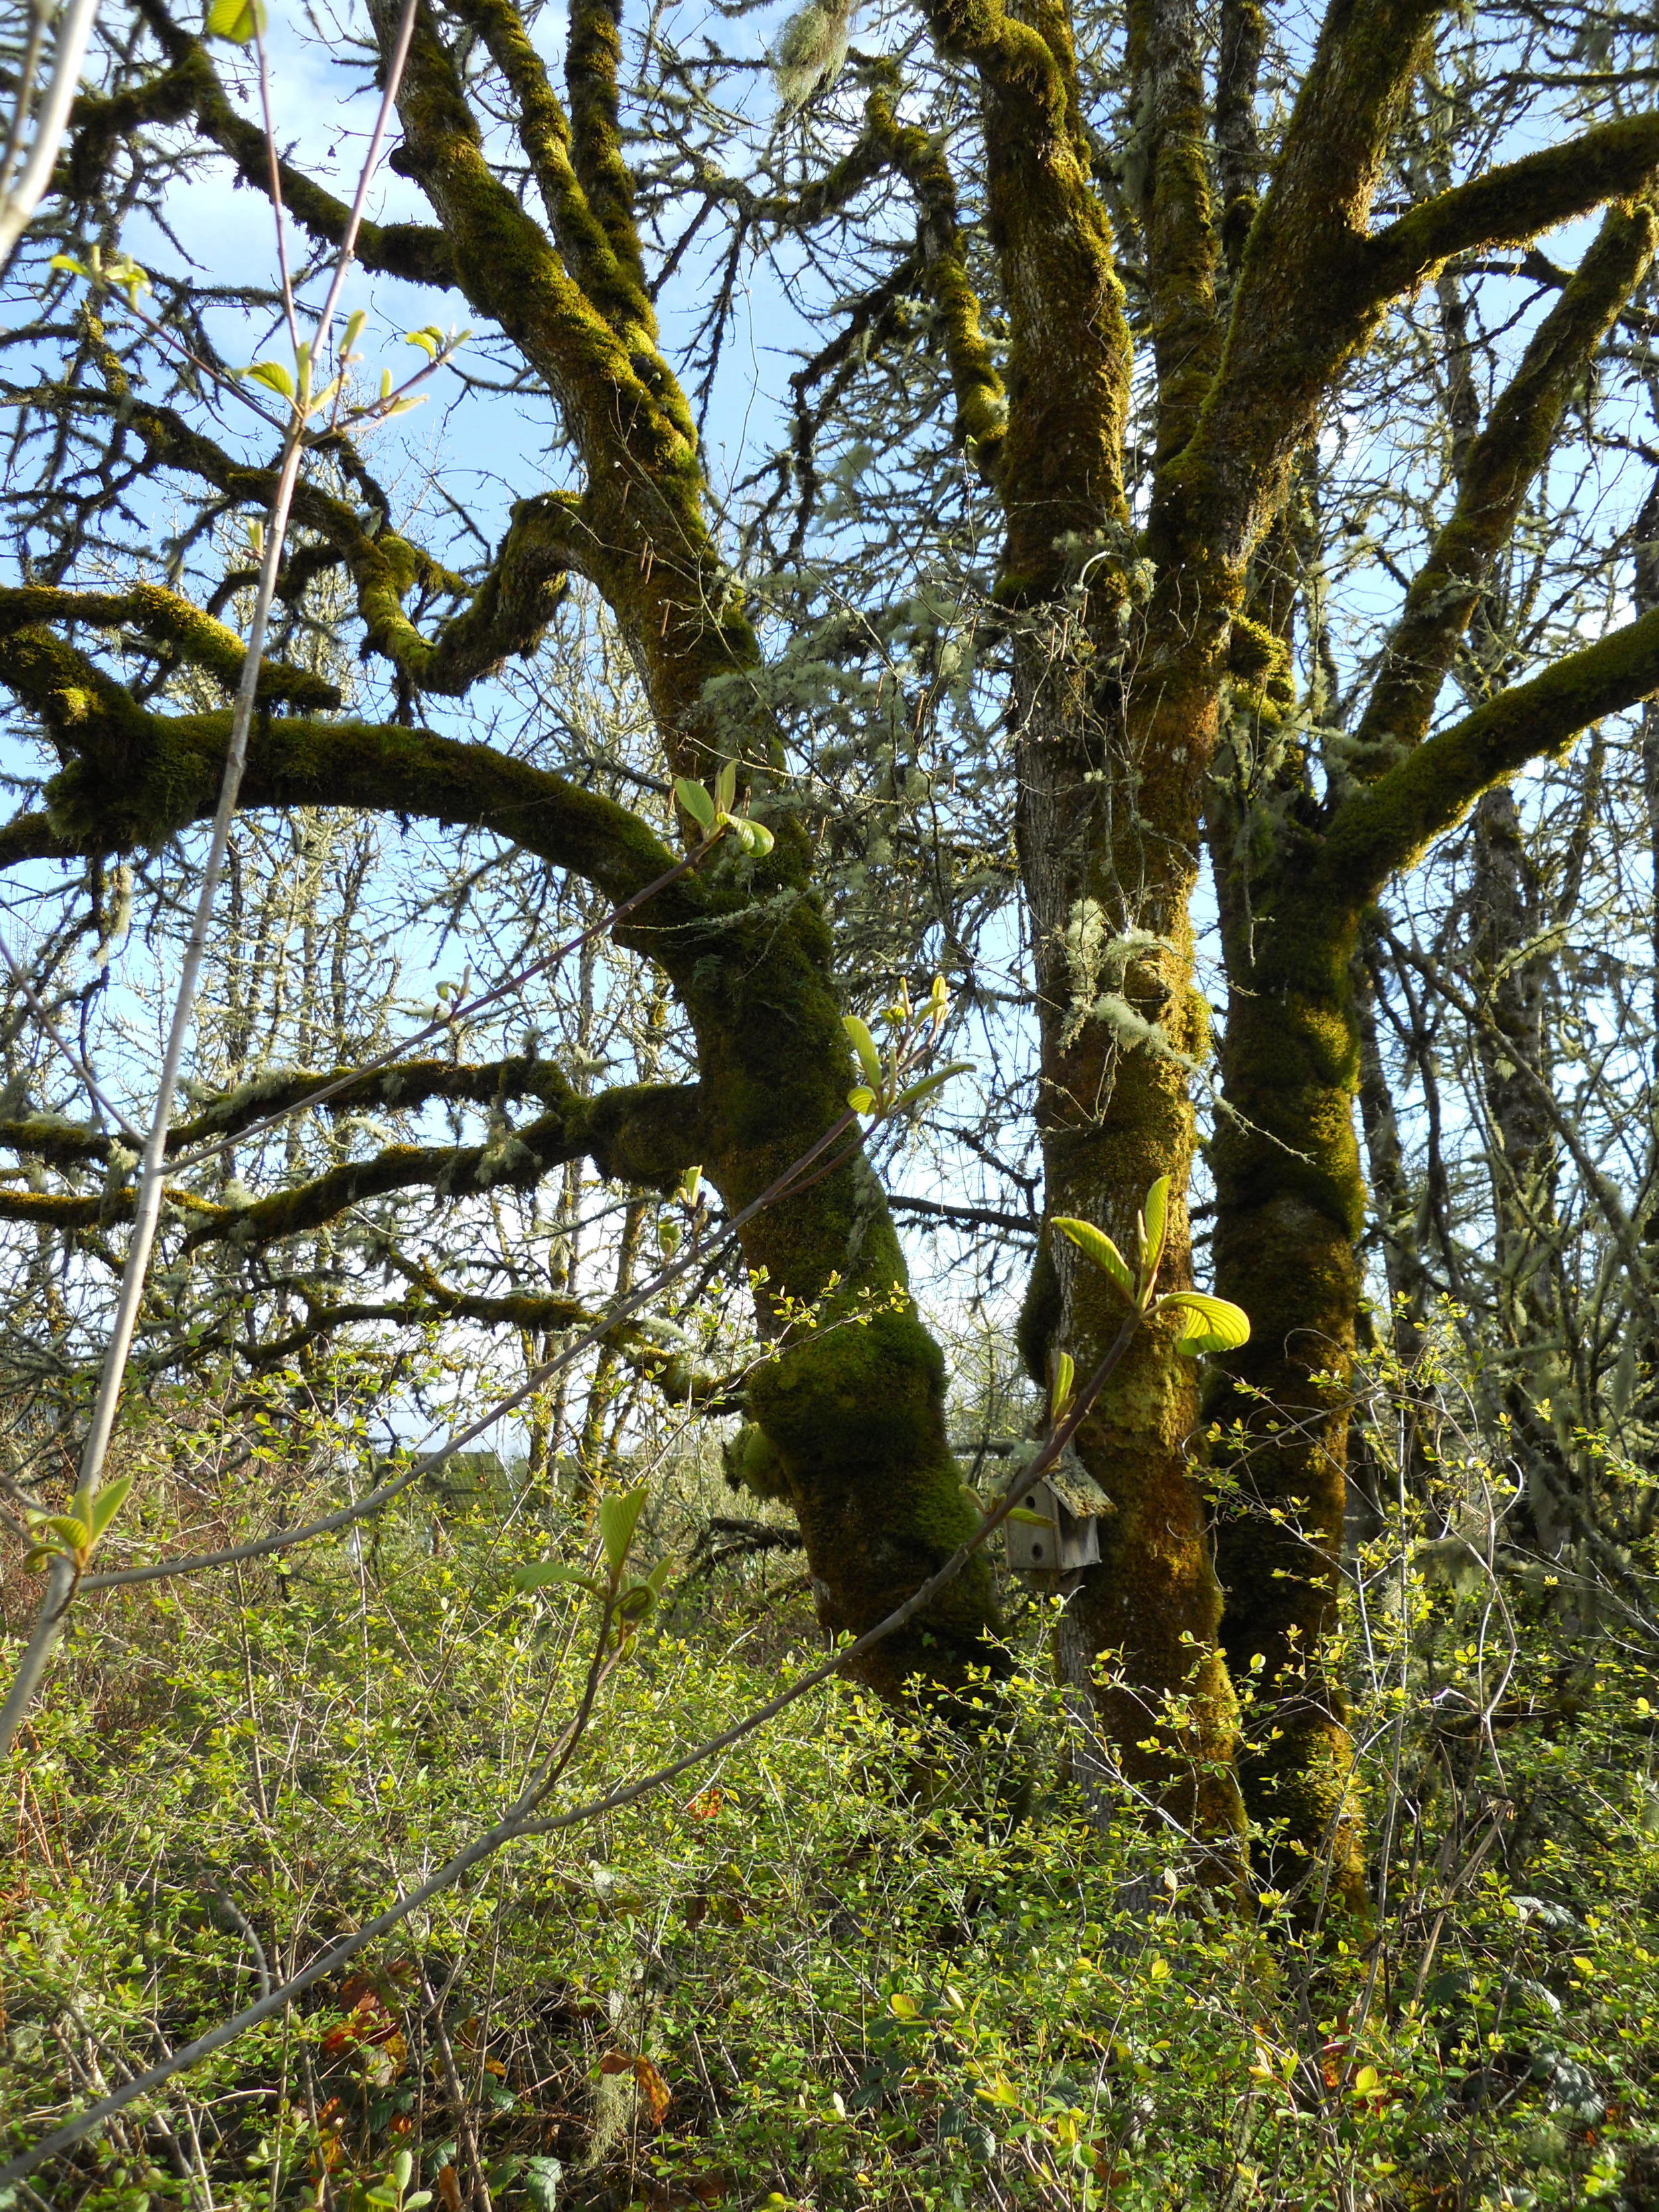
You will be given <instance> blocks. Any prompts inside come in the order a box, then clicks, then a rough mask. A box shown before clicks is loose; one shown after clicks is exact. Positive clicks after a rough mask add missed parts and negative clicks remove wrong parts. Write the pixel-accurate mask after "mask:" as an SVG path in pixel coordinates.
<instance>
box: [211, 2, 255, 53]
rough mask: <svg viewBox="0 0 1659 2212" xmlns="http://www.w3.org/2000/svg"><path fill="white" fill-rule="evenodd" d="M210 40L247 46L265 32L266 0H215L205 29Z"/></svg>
mask: <svg viewBox="0 0 1659 2212" xmlns="http://www.w3.org/2000/svg"><path fill="white" fill-rule="evenodd" d="M204 28H205V30H206V33H207V35H208V37H209V38H210V39H228V40H230V42H231V44H232V45H233V46H246V45H248V44H249V43H250V41H251V40H252V39H253V38H255V37H256V36H258V37H259V38H263V37H264V31H265V10H264V0H213V4H212V5H211V6H210V8H209V9H208V11H207V21H206V23H205V25H204Z"/></svg>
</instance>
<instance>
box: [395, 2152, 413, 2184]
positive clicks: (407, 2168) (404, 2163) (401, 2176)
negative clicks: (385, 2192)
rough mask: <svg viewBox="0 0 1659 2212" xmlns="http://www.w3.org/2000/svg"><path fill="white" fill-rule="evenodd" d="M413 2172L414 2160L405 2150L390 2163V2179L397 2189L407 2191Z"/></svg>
mask: <svg viewBox="0 0 1659 2212" xmlns="http://www.w3.org/2000/svg"><path fill="white" fill-rule="evenodd" d="M414 2171H415V2160H414V2159H413V2158H412V2157H411V2156H410V2154H409V2152H408V2151H406V2150H400V2151H399V2152H398V2155H397V2156H396V2158H394V2159H393V2160H392V2179H393V2180H394V2181H395V2182H396V2183H397V2185H398V2188H399V2189H407V2188H408V2186H409V2183H410V2176H411V2175H412V2174H413V2172H414Z"/></svg>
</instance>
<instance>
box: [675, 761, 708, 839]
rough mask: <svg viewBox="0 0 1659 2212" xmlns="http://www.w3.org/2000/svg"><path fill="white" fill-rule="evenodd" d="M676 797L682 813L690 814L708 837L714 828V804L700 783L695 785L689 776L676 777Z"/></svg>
mask: <svg viewBox="0 0 1659 2212" xmlns="http://www.w3.org/2000/svg"><path fill="white" fill-rule="evenodd" d="M674 796H675V798H676V799H678V801H679V803H680V811H681V812H682V813H684V814H689V815H690V817H691V819H692V820H693V821H694V822H695V823H696V825H697V827H698V829H701V830H702V832H703V834H704V836H707V835H708V832H709V830H711V829H713V828H714V800H713V799H711V798H710V797H709V796H708V793H707V792H706V791H705V790H704V789H703V787H702V785H701V784H700V783H693V782H692V781H691V779H690V776H689V775H680V776H676V777H675V779H674Z"/></svg>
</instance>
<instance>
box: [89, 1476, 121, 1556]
mask: <svg viewBox="0 0 1659 2212" xmlns="http://www.w3.org/2000/svg"><path fill="white" fill-rule="evenodd" d="M131 1487H132V1477H131V1475H130V1474H124V1475H121V1476H119V1477H118V1479H117V1480H115V1481H114V1482H106V1484H105V1485H104V1486H103V1488H102V1489H101V1490H100V1492H99V1493H98V1495H97V1497H96V1498H94V1499H93V1501H92V1510H91V1512H90V1513H89V1514H88V1515H86V1516H84V1517H85V1518H86V1519H87V1520H88V1521H89V1522H90V1523H91V1526H92V1536H93V1541H94V1543H96V1541H98V1539H99V1537H100V1536H101V1535H102V1534H103V1533H104V1531H105V1529H106V1528H108V1526H109V1524H110V1522H112V1520H114V1518H115V1516H116V1515H117V1514H118V1512H119V1511H120V1510H121V1508H122V1507H123V1506H124V1505H125V1504H126V1502H127V1492H129V1491H130V1490H131Z"/></svg>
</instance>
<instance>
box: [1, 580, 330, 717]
mask: <svg viewBox="0 0 1659 2212" xmlns="http://www.w3.org/2000/svg"><path fill="white" fill-rule="evenodd" d="M30 623H87V624H88V625H89V626H90V627H92V628H94V629H104V630H118V629H122V628H124V627H125V628H130V629H136V630H138V631H140V632H142V633H143V635H144V636H146V637H149V638H151V639H153V640H154V641H155V642H156V643H157V644H159V645H163V646H167V647H171V648H172V650H173V653H174V654H175V655H176V656H177V657H178V659H179V660H181V661H184V662H186V663H187V664H188V665H190V666H191V667H192V668H198V669H200V670H202V671H204V673H205V674H207V675H209V676H211V677H214V678H216V680H217V681H218V682H219V683H221V684H223V685H224V686H225V688H226V690H231V691H234V690H235V688H236V685H237V684H238V682H239V681H240V677H241V672H242V661H243V657H244V647H243V642H242V640H241V639H240V637H239V636H238V635H237V634H236V632H235V631H234V629H228V628H227V627H226V625H225V624H224V623H221V622H216V621H215V620H214V618H213V617H212V616H211V615H208V614H204V613H203V611H202V610H201V609H200V608H199V607H197V606H194V605H191V602H190V600H188V599H185V598H183V597H182V596H181V595H180V594H179V592H170V591H168V590H167V589H166V588H165V587H164V586H162V585H160V584H134V585H132V586H131V587H130V588H129V589H128V590H126V591H125V592H70V591H58V590H54V589H53V588H52V587H51V586H48V585H45V584H24V585H21V586H14V587H12V588H10V589H0V632H6V631H10V630H14V629H22V628H24V627H25V626H27V624H30ZM257 696H258V698H259V699H260V700H261V701H263V702H264V703H266V704H267V705H270V704H273V703H275V702H277V701H281V702H284V703H287V704H289V705H292V706H295V707H313V708H329V707H337V706H338V705H339V703H340V694H339V690H338V689H337V686H336V685H334V684H331V683H329V682H328V680H327V679H326V678H325V677H321V676H315V675H313V673H312V672H311V671H310V670H309V669H307V668H295V667H293V666H291V665H289V663H287V662H286V661H281V660H267V661H265V662H264V663H263V664H262V665H261V667H260V670H259V687H258V694H257Z"/></svg>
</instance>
